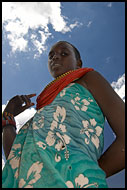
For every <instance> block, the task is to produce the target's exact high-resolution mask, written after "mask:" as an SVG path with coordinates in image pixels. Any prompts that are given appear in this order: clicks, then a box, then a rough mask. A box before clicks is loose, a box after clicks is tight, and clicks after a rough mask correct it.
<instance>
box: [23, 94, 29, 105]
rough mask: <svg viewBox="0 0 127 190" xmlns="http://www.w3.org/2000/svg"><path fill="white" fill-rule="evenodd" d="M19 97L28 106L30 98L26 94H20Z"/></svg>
mask: <svg viewBox="0 0 127 190" xmlns="http://www.w3.org/2000/svg"><path fill="white" fill-rule="evenodd" d="M21 98H22V100H23V101H24V102H25V103H26V105H28V106H29V105H30V104H31V100H30V98H28V97H27V95H22V96H21Z"/></svg>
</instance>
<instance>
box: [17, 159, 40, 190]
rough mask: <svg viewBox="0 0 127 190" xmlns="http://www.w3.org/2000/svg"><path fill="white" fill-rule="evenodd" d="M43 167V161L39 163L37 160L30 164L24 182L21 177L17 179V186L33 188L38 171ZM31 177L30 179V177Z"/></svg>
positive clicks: (38, 177) (37, 178) (38, 175)
mask: <svg viewBox="0 0 127 190" xmlns="http://www.w3.org/2000/svg"><path fill="white" fill-rule="evenodd" d="M42 168H43V163H39V161H37V162H35V163H33V164H32V166H31V167H30V168H29V170H28V173H27V179H26V181H29V182H26V181H25V180H24V179H23V178H22V179H20V181H19V188H33V184H34V183H36V182H37V181H38V180H39V179H40V178H41V175H40V172H41V170H42ZM31 178H32V179H31Z"/></svg>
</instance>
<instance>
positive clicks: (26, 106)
mask: <svg viewBox="0 0 127 190" xmlns="http://www.w3.org/2000/svg"><path fill="white" fill-rule="evenodd" d="M34 105H35V104H34V103H31V104H26V105H24V106H22V111H24V110H26V109H28V108H30V107H31V106H34Z"/></svg>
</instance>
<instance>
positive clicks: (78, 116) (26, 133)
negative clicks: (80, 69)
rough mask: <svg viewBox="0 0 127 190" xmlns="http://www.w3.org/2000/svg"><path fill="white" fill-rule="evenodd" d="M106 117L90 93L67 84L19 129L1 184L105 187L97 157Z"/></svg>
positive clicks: (40, 186) (8, 185)
mask: <svg viewBox="0 0 127 190" xmlns="http://www.w3.org/2000/svg"><path fill="white" fill-rule="evenodd" d="M104 122H105V119H104V116H103V113H102V111H101V109H100V107H99V106H98V104H97V102H96V101H95V99H94V98H93V96H92V94H91V93H90V92H89V91H88V90H87V89H85V88H84V87H83V86H81V85H80V84H78V83H70V84H69V85H68V86H67V87H66V88H64V89H63V90H62V91H61V92H60V93H59V94H58V95H57V97H56V98H55V99H54V100H53V102H52V103H51V104H50V105H47V106H45V107H44V108H41V109H40V110H38V111H37V112H36V114H35V115H34V117H33V118H31V119H30V120H29V121H28V122H27V123H26V124H25V125H24V126H23V127H22V128H21V129H20V131H19V133H18V134H17V137H16V139H15V141H14V144H13V146H12V149H11V152H10V154H9V157H8V160H7V162H6V164H5V167H4V169H3V175H2V187H3V188H5V187H6V188H71V187H73V188H108V187H107V183H106V175H105V173H104V171H103V170H102V169H101V168H100V167H99V166H98V163H97V160H98V159H99V157H100V156H101V154H102V151H103V141H104V139H103V137H104V136H103V130H104Z"/></svg>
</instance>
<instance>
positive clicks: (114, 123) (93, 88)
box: [84, 71, 125, 177]
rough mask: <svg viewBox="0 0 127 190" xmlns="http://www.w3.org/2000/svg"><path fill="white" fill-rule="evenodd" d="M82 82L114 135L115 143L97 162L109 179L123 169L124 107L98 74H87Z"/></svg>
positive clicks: (94, 72)
mask: <svg viewBox="0 0 127 190" xmlns="http://www.w3.org/2000/svg"><path fill="white" fill-rule="evenodd" d="M84 81H85V83H86V84H87V86H88V89H89V91H90V92H91V93H92V95H93V97H94V98H95V100H96V101H97V103H98V105H99V106H100V108H101V110H102V112H103V114H104V115H105V117H106V118H107V121H108V123H109V125H110V127H111V128H112V130H113V132H114V133H115V135H116V139H115V141H114V142H113V143H112V144H111V145H110V147H109V148H108V149H107V150H106V151H105V152H104V154H103V155H102V156H101V157H100V159H99V160H98V164H99V166H100V167H101V168H102V169H103V170H104V171H105V173H106V177H109V176H112V175H113V174H115V173H117V172H119V171H121V170H122V169H124V168H125V151H124V147H125V105H124V102H123V101H122V99H121V98H120V97H119V96H118V95H117V93H116V92H115V91H114V90H113V88H112V87H111V86H110V84H109V83H108V82H107V81H106V80H105V79H104V78H103V76H101V75H100V74H99V73H98V72H96V71H91V72H89V73H87V74H86V75H85V76H84Z"/></svg>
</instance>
